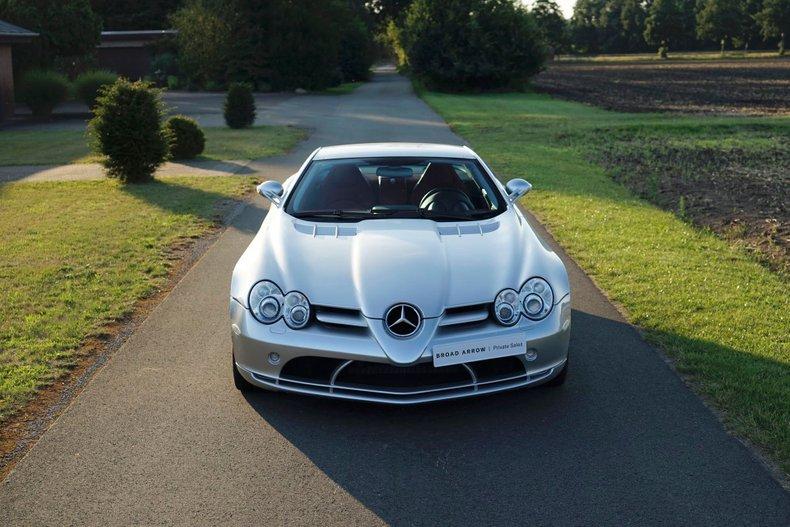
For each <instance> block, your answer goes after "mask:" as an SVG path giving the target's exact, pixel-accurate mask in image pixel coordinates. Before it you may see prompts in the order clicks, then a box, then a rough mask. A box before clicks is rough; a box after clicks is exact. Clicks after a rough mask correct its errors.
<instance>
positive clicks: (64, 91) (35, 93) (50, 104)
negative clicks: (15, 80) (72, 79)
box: [19, 70, 69, 117]
mask: <svg viewBox="0 0 790 527" xmlns="http://www.w3.org/2000/svg"><path fill="white" fill-rule="evenodd" d="M68 93H69V81H68V79H66V77H65V76H63V75H61V74H60V73H56V72H54V71H47V70H30V71H28V72H27V73H25V75H24V77H22V81H21V82H20V84H19V100H21V101H22V102H23V103H25V104H27V105H28V106H29V107H30V110H31V111H32V112H33V115H34V116H36V117H49V116H50V115H52V110H54V109H55V106H57V105H58V104H60V103H62V102H63V101H65V100H66V96H67V95H68Z"/></svg>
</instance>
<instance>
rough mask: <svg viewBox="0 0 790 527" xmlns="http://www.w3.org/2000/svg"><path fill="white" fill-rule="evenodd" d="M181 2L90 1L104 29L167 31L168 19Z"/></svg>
mask: <svg viewBox="0 0 790 527" xmlns="http://www.w3.org/2000/svg"><path fill="white" fill-rule="evenodd" d="M182 3H183V1H182V0H91V6H92V7H93V11H94V12H96V13H97V14H98V15H100V16H101V18H102V20H103V21H104V29H105V30H108V31H126V30H136V29H169V28H170V21H169V19H168V17H169V16H170V15H171V14H173V13H174V12H175V11H176V9H178V7H179V5H180V4H182Z"/></svg>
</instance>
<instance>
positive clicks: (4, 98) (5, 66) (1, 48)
mask: <svg viewBox="0 0 790 527" xmlns="http://www.w3.org/2000/svg"><path fill="white" fill-rule="evenodd" d="M13 115H14V73H13V69H12V67H11V46H10V45H3V44H0V122H2V121H5V120H8V119H10V118H11V117H13Z"/></svg>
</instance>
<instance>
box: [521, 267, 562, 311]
mask: <svg viewBox="0 0 790 527" xmlns="http://www.w3.org/2000/svg"><path fill="white" fill-rule="evenodd" d="M518 296H519V299H520V300H521V307H522V309H523V311H524V314H525V315H526V316H527V318H530V319H532V320H541V319H543V318H546V316H547V315H548V314H549V312H551V308H552V306H554V292H553V291H552V290H551V286H550V285H549V283H548V282H547V281H546V280H544V279H543V278H539V277H537V276H535V277H533V278H530V279H529V280H527V281H526V282H525V283H524V285H523V286H522V287H521V291H520V292H519V294H518Z"/></svg>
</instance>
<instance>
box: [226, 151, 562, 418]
mask: <svg viewBox="0 0 790 527" xmlns="http://www.w3.org/2000/svg"><path fill="white" fill-rule="evenodd" d="M530 188H531V185H530V184H529V183H527V182H526V181H524V180H523V179H512V180H510V181H509V182H508V183H507V185H503V184H502V183H501V182H500V181H499V180H498V179H497V178H496V177H495V175H494V173H493V172H492V171H491V170H490V169H489V168H488V167H487V166H486V164H485V163H484V162H483V160H482V159H481V158H480V157H479V156H478V155H477V154H475V153H474V152H473V151H472V150H470V149H469V148H467V147H464V146H447V145H433V144H406V143H385V144H357V145H346V146H332V147H325V148H319V149H318V150H316V151H315V152H313V153H312V154H311V155H310V156H309V158H308V159H307V160H306V161H305V163H304V164H303V165H302V167H301V169H300V170H299V171H298V172H297V173H296V174H294V175H293V176H291V177H289V178H288V179H287V180H286V181H285V182H284V183H282V184H281V183H279V182H277V181H267V182H264V183H262V184H261V185H260V186H259V187H258V191H259V193H260V194H261V195H263V196H264V197H266V198H267V199H269V200H270V201H271V207H270V210H269V212H268V213H267V214H266V218H265V219H264V221H263V223H262V225H261V227H260V230H259V231H258V233H257V234H256V236H255V238H254V239H253V240H252V243H251V244H250V246H249V247H248V248H247V250H246V251H245V252H244V254H243V255H242V256H241V258H240V259H239V261H238V263H237V264H236V267H235V269H234V271H233V278H232V283H231V290H230V323H231V336H232V342H233V357H232V358H233V376H234V381H235V384H236V387H237V388H239V389H240V390H249V389H253V388H264V389H269V390H282V391H288V392H298V393H302V394H311V395H318V396H324V397H334V398H339V399H353V400H361V401H370V402H381V403H392V404H411V403H423V402H429V401H436V400H443V399H453V398H460V397H468V396H474V395H481V394H486V393H492V392H497V391H502V390H507V389H512V388H519V387H525V386H535V385H538V384H550V385H559V384H562V383H563V382H564V380H565V378H566V374H567V371H568V342H569V337H570V327H571V291H570V284H569V282H568V275H567V272H566V270H565V267H564V265H563V263H562V262H561V260H560V258H559V257H558V256H557V254H555V253H554V252H553V251H552V250H551V249H550V248H549V247H548V246H547V245H546V244H545V243H544V242H543V241H542V240H541V239H540V238H539V237H538V236H537V235H536V234H535V232H534V231H533V229H532V228H531V227H530V224H529V222H528V221H527V219H526V218H525V216H524V214H523V213H522V211H521V210H519V208H518V206H517V204H516V203H517V200H518V199H519V198H520V197H521V196H523V195H524V194H526V193H527V192H528V191H529V190H530Z"/></svg>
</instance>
